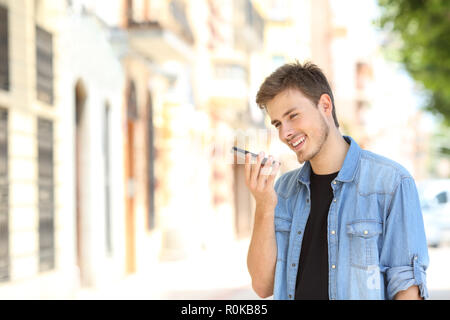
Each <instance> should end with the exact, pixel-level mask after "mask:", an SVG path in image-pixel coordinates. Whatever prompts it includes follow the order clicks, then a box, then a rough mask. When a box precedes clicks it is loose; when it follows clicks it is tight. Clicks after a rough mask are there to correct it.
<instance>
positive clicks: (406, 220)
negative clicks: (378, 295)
mask: <svg viewBox="0 0 450 320" xmlns="http://www.w3.org/2000/svg"><path fill="white" fill-rule="evenodd" d="M428 264H429V258H428V247H427V241H426V237H425V229H424V224H423V217H422V211H421V207H420V201H419V196H418V193H417V189H416V185H415V183H414V180H413V178H412V177H410V176H408V177H403V178H402V179H401V180H400V182H399V183H398V185H397V186H396V187H395V189H394V192H393V194H392V200H391V203H390V205H389V207H388V211H387V217H386V220H385V226H384V241H383V246H382V249H381V254H380V265H381V269H382V270H384V272H385V276H386V282H387V296H388V298H389V299H394V297H395V295H396V294H397V293H398V292H399V291H402V290H406V289H408V288H409V287H411V286H414V285H416V286H418V287H419V291H420V296H421V297H423V298H424V299H428V298H429V295H428V289H427V285H426V269H427V267H428Z"/></svg>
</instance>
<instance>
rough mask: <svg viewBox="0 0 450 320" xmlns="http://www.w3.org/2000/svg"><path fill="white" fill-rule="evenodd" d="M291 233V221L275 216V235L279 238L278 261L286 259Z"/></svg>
mask: <svg viewBox="0 0 450 320" xmlns="http://www.w3.org/2000/svg"><path fill="white" fill-rule="evenodd" d="M290 234H291V221H289V220H286V219H282V218H278V217H275V237H276V240H277V261H286V260H287V252H288V247H289V235H290Z"/></svg>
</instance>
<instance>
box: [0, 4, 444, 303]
mask: <svg viewBox="0 0 450 320" xmlns="http://www.w3.org/2000/svg"><path fill="white" fill-rule="evenodd" d="M449 14H450V2H449V1H445V0H429V1H408V0H392V1H388V0H14V1H13V0H0V299H258V297H257V295H256V294H255V293H254V292H253V290H252V289H251V285H250V276H249V274H248V272H247V266H246V254H247V248H248V243H249V240H250V236H251V233H252V227H253V215H254V209H255V203H254V199H253V198H252V196H251V194H250V192H249V191H248V190H247V188H246V186H245V182H244V169H243V165H242V164H238V163H234V162H233V160H234V159H233V158H232V156H231V153H230V152H229V151H230V148H231V146H232V145H237V146H239V147H246V148H247V149H249V150H252V151H254V152H259V151H264V152H265V153H266V154H272V155H274V157H275V158H277V159H279V160H280V161H281V162H282V163H283V165H282V167H281V169H280V173H279V174H280V175H281V174H283V173H285V172H287V171H290V170H293V169H296V168H299V167H300V164H299V163H298V162H297V159H296V156H295V154H293V153H292V151H291V150H290V149H289V148H288V147H287V146H286V145H284V144H282V143H281V142H280V141H279V139H278V134H277V132H276V130H275V129H274V128H273V127H272V126H271V125H270V119H269V117H268V115H267V114H266V113H265V112H264V111H262V110H260V109H259V108H258V106H257V105H256V102H255V96H256V92H257V91H258V88H259V86H260V85H261V83H262V82H263V81H264V79H265V77H267V76H268V75H269V74H270V73H271V72H273V71H274V70H275V69H276V68H278V67H279V66H281V65H283V64H285V63H289V62H293V61H295V60H298V61H299V62H306V61H312V62H313V63H315V64H317V65H318V66H319V67H320V68H321V69H322V70H323V72H324V73H325V75H326V76H327V78H328V79H329V81H330V85H331V87H332V90H333V94H334V101H335V105H336V114H337V118H338V120H339V124H340V127H339V129H340V130H341V132H342V134H343V135H350V136H352V138H353V139H354V140H355V141H356V142H357V143H358V144H359V145H360V146H361V147H362V148H363V149H367V150H370V151H373V152H375V153H378V154H380V155H383V156H386V157H388V158H390V159H392V160H394V161H397V162H398V163H400V164H401V165H402V166H404V167H405V168H406V169H407V170H408V171H409V172H410V173H411V174H412V176H413V177H414V179H415V181H416V184H417V187H418V192H419V196H420V201H421V205H422V211H423V215H424V222H425V229H426V234H427V240H428V245H429V248H430V249H429V250H430V267H429V269H428V272H427V273H428V287H429V290H430V292H431V298H434V299H450V275H449V274H448V272H446V269H448V265H449V263H450V246H449V240H450V89H449V88H450V72H449V70H450V65H449V61H450V57H449V55H450V48H449V47H448V44H449V43H450V41H448V40H449V39H448V37H449V35H450V22H449V19H448V17H449ZM446 273H447V274H446Z"/></svg>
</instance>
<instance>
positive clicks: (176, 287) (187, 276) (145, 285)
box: [76, 240, 450, 300]
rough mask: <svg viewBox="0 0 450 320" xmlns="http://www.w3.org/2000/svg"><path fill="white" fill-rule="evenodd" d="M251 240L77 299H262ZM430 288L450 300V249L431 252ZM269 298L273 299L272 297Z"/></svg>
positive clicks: (432, 294) (169, 264)
mask: <svg viewBox="0 0 450 320" xmlns="http://www.w3.org/2000/svg"><path fill="white" fill-rule="evenodd" d="M248 244H249V240H243V241H239V242H236V243H233V244H230V246H228V247H226V248H222V249H221V250H216V251H203V252H200V253H198V254H196V255H194V256H191V257H190V258H188V259H184V260H178V261H161V262H160V263H158V264H156V265H155V266H154V268H153V269H152V270H151V271H150V272H148V274H134V275H131V276H128V277H126V278H124V279H123V280H121V281H118V282H117V283H115V284H111V285H110V286H108V287H104V288H102V289H82V290H80V291H79V292H78V294H76V298H77V299H87V300H90V299H108V300H109V299H118V300H128V299H138V300H141V299H152V300H159V299H168V300H172V299H188V300H189V299H192V300H260V299H261V298H259V297H258V296H257V295H256V293H255V292H254V291H253V290H252V288H251V279H250V275H249V274H248V271H247V264H246V258H247V249H248ZM429 255H430V266H429V268H428V270H427V286H428V290H429V293H430V298H431V299H438V300H441V299H442V300H448V299H450V276H449V275H448V271H447V270H448V265H449V264H450V247H448V246H446V247H442V248H438V249H432V248H430V249H429ZM268 299H272V297H269V298H268Z"/></svg>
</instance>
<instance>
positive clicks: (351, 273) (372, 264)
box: [245, 62, 429, 300]
mask: <svg viewBox="0 0 450 320" xmlns="http://www.w3.org/2000/svg"><path fill="white" fill-rule="evenodd" d="M256 102H257V104H258V105H259V106H260V108H263V109H265V110H266V111H267V113H268V115H269V116H270V119H271V123H272V125H273V126H275V128H276V129H277V130H278V133H279V138H280V140H281V141H282V142H283V143H286V144H287V145H288V146H289V148H290V149H291V150H292V152H294V153H295V154H296V155H297V159H298V161H299V163H301V164H304V165H303V166H302V167H301V168H299V169H296V170H293V171H290V172H287V173H285V174H283V175H282V176H281V177H280V178H279V179H278V180H277V181H276V183H275V185H274V180H275V176H276V174H277V172H278V169H279V168H278V165H277V164H274V165H273V166H272V163H273V158H272V157H269V161H267V163H266V164H265V165H264V168H262V166H261V161H262V159H263V158H264V153H263V152H261V153H260V154H259V156H258V159H257V161H256V163H251V158H250V157H249V156H248V155H247V157H246V162H245V174H246V185H247V187H248V188H249V189H250V191H251V193H252V195H253V197H254V198H255V201H256V210H255V220H254V228H253V234H252V238H251V242H250V247H249V251H248V257H247V265H248V270H249V273H250V275H251V278H252V286H253V289H254V290H255V292H256V293H257V294H258V295H259V296H260V297H269V296H271V295H274V299H290V300H294V299H296V300H302V299H321V300H322V299H323V300H328V299H332V300H334V299H423V298H428V292H427V287H426V279H425V275H426V273H425V271H426V269H427V266H428V263H429V261H428V249H427V243H426V239H425V232H424V226H423V219H422V213H421V209H420V203H419V199H418V194H417V190H416V185H415V182H414V179H413V178H412V176H411V175H410V174H409V172H408V171H407V170H406V169H405V168H404V167H402V166H401V165H400V164H398V163H396V162H394V161H392V160H390V159H387V158H385V157H382V156H380V155H377V154H374V153H372V152H370V151H366V150H363V149H361V148H360V147H359V146H358V144H357V143H356V141H355V140H353V139H352V138H351V137H349V136H343V135H342V134H341V133H340V131H339V123H338V120H337V117H336V111H335V104H334V98H333V93H332V91H331V88H330V85H329V83H328V81H327V79H326V77H325V76H324V74H323V72H322V71H321V70H320V69H319V68H318V67H317V66H316V65H314V64H312V63H306V64H304V65H302V64H300V63H298V62H295V63H292V64H286V65H284V66H281V67H280V68H278V69H277V70H276V71H275V72H273V73H272V74H271V75H270V76H269V77H267V78H266V79H265V81H264V83H263V84H262V85H261V87H260V89H259V91H258V94H257V97H256ZM262 169H263V170H262Z"/></svg>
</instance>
